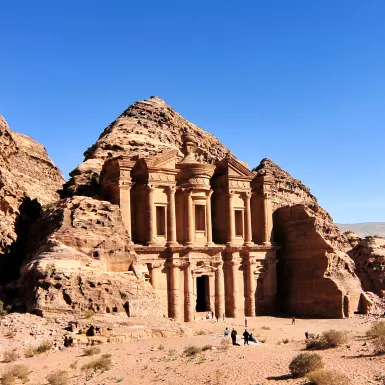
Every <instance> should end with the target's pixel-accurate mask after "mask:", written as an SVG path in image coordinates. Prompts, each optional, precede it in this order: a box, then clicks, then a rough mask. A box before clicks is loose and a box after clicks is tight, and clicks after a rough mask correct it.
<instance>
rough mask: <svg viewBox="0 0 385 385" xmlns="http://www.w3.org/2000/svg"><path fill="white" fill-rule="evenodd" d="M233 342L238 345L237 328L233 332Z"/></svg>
mask: <svg viewBox="0 0 385 385" xmlns="http://www.w3.org/2000/svg"><path fill="white" fill-rule="evenodd" d="M231 341H232V342H233V345H236V344H237V331H236V330H235V328H233V330H232V331H231Z"/></svg>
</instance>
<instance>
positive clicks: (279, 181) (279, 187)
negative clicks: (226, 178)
mask: <svg viewBox="0 0 385 385" xmlns="http://www.w3.org/2000/svg"><path fill="white" fill-rule="evenodd" d="M253 171H255V172H257V174H259V175H264V174H266V173H269V174H271V175H272V176H273V177H274V180H275V183H273V185H272V186H271V198H272V203H273V210H274V211H275V210H277V209H278V208H280V207H284V206H292V205H296V204H303V205H305V206H306V207H308V208H309V209H310V210H311V211H312V212H313V215H315V216H316V217H317V218H319V220H320V221H319V228H318V229H317V231H318V232H319V233H320V234H321V235H322V236H323V237H324V238H325V239H326V240H327V241H328V242H329V243H330V245H331V246H333V247H334V248H336V249H338V250H340V251H345V252H346V251H347V250H349V249H350V245H349V242H348V240H347V238H346V237H345V235H344V234H342V233H341V232H340V230H339V229H338V227H337V226H336V225H335V224H334V222H333V218H332V217H331V216H330V214H329V213H328V212H327V211H326V210H325V209H323V208H322V207H321V206H320V205H319V204H318V202H317V198H316V197H315V196H314V195H312V194H311V192H310V189H309V188H308V187H306V186H305V185H304V184H303V183H302V182H301V181H300V180H298V179H295V178H293V177H292V176H291V175H290V174H289V173H288V172H286V171H285V170H283V169H282V168H280V167H279V166H277V165H276V164H275V163H274V162H273V161H271V160H270V159H267V158H265V159H262V161H261V163H260V164H259V165H258V166H257V167H256V168H254V170H253ZM321 224H322V225H321Z"/></svg>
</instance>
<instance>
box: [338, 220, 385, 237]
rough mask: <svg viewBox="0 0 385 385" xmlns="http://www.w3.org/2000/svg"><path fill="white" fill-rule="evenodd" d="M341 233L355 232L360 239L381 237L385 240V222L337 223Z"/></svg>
mask: <svg viewBox="0 0 385 385" xmlns="http://www.w3.org/2000/svg"><path fill="white" fill-rule="evenodd" d="M336 225H337V226H338V227H339V229H340V230H341V231H354V232H355V233H356V234H357V235H358V236H359V237H361V238H364V237H366V236H367V235H379V236H380V237H383V238H385V222H363V223H347V224H346V223H345V224H341V223H336Z"/></svg>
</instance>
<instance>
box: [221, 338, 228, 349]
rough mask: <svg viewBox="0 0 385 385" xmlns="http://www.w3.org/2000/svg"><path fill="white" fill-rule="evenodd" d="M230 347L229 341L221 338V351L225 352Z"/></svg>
mask: <svg viewBox="0 0 385 385" xmlns="http://www.w3.org/2000/svg"><path fill="white" fill-rule="evenodd" d="M229 347H230V340H228V339H225V338H223V339H222V340H221V349H222V350H227V349H228V348H229Z"/></svg>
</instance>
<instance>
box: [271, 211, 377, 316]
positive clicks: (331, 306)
mask: <svg viewBox="0 0 385 385" xmlns="http://www.w3.org/2000/svg"><path fill="white" fill-rule="evenodd" d="M328 221H329V218H328V217H326V219H323V218H322V217H320V216H317V213H316V212H314V211H312V210H311V209H310V208H309V207H308V206H306V205H300V204H298V205H293V206H284V207H282V208H279V209H277V210H276V211H275V213H274V236H275V240H276V241H277V243H278V244H279V245H280V246H281V250H280V262H279V263H278V282H279V285H278V287H279V300H280V303H281V306H282V308H283V309H284V310H286V311H289V312H290V313H291V314H296V315H301V316H307V317H309V316H312V317H314V316H317V317H325V318H328V317H330V318H343V317H349V316H351V315H352V314H353V313H354V312H355V311H361V312H366V311H367V307H368V305H369V302H370V301H368V299H367V297H366V296H365V295H364V294H363V293H362V289H361V285H360V281H359V279H358V277H357V276H356V274H355V272H354V270H355V266H354V262H353V261H352V260H351V259H350V258H349V256H348V255H347V254H346V253H344V252H342V251H341V250H339V249H338V247H336V246H338V245H335V244H334V245H333V242H332V241H330V240H328V239H327V237H325V234H327V233H328V230H329V223H328Z"/></svg>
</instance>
